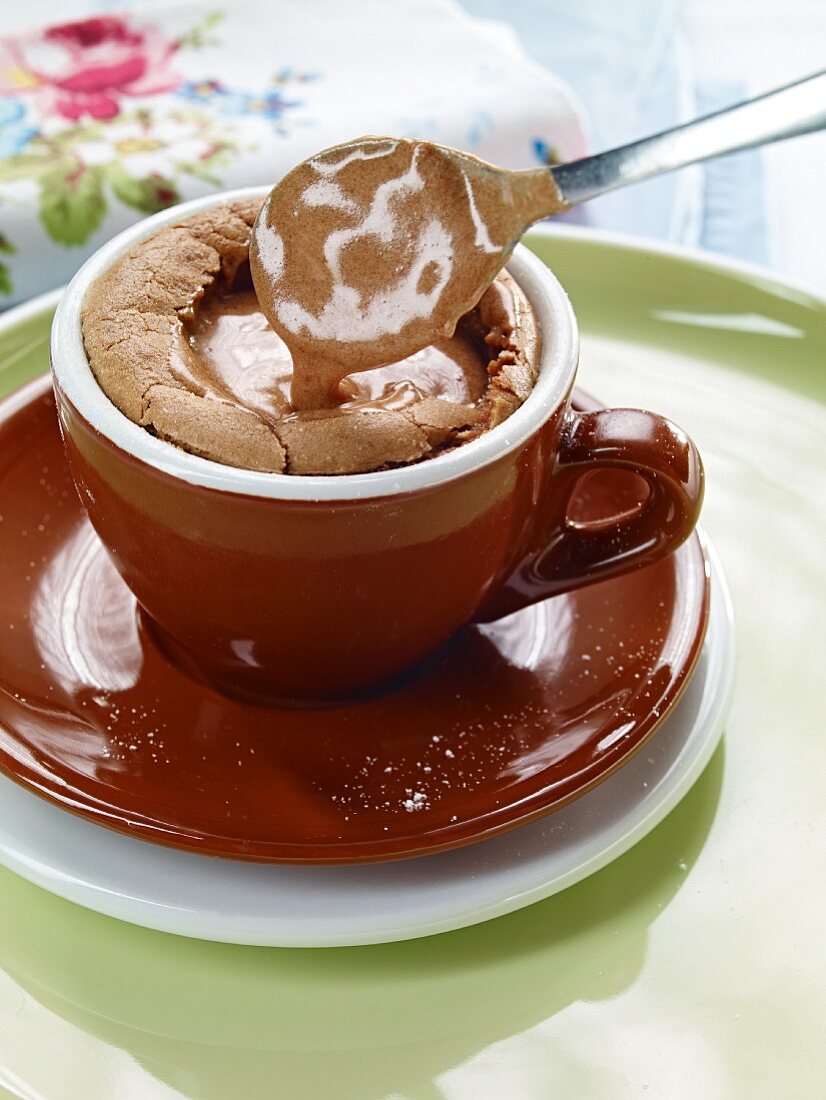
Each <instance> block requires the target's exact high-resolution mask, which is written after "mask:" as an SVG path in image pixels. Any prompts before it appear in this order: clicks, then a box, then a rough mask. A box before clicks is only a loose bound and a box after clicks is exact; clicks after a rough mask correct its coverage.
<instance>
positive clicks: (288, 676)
mask: <svg viewBox="0 0 826 1100" xmlns="http://www.w3.org/2000/svg"><path fill="white" fill-rule="evenodd" d="M250 194H261V196H262V197H263V194H264V192H263V191H254V192H250V191H243V192H232V193H228V194H224V195H220V196H217V197H216V196H213V197H211V198H209V199H208V200H199V201H196V202H193V203H187V204H185V205H184V206H179V207H177V208H175V209H174V210H170V211H166V212H164V213H163V214H160V215H157V216H155V217H153V218H150V219H148V220H147V221H144V222H142V223H140V224H138V225H136V226H134V227H133V228H131V229H129V230H127V231H126V232H125V233H122V234H121V235H120V236H119V237H117V238H115V239H114V240H112V241H111V242H109V243H108V244H107V245H105V246H104V247H103V248H102V249H100V251H99V252H97V253H96V254H95V255H94V256H93V257H92V258H91V259H90V260H89V261H88V262H87V263H86V264H85V265H84V266H83V267H82V268H81V270H80V271H79V272H78V274H77V275H76V276H75V278H74V279H73V280H72V282H71V283H70V285H69V287H68V288H67V290H66V292H65V294H64V296H63V298H62V300H61V302H60V306H59V308H58V311H57V314H56V316H55V321H54V328H53V331H52V343H51V354H52V370H53V377H54V387H55V393H56V396H57V403H58V409H59V415H60V421H61V426H62V431H63V438H64V443H65V447H66V453H67V455H68V459H69V464H70V467H71V471H72V475H73V477H74V480H75V483H76V485H77V488H78V491H79V493H80V496H81V499H82V501H83V504H84V506H85V508H86V511H87V512H88V515H89V519H90V520H91V522H92V525H93V526H94V528H95V530H96V531H97V533H98V535H99V536H100V539H101V541H102V542H103V544H104V546H106V548H107V549H108V551H109V553H110V555H111V557H112V560H113V562H114V564H115V566H116V567H117V569H118V570H119V572H120V574H121V576H122V577H123V579H124V580H125V582H126V583H127V585H128V586H129V587H130V589H131V590H132V592H133V593H134V595H135V597H136V599H137V602H138V604H139V606H140V608H141V609H142V617H143V620H144V623H145V625H146V626H147V628H148V629H149V630H150V631H151V633H152V634H153V636H154V637H155V638H156V640H157V641H158V642H159V643H160V644H161V646H162V647H163V648H164V650H165V651H166V653H167V654H168V655H170V656H171V657H172V658H174V659H175V660H176V661H177V662H179V663H181V664H182V665H184V666H185V667H186V668H187V669H188V670H189V671H190V672H193V673H194V674H196V675H199V676H201V677H203V678H206V679H207V680H208V681H209V682H210V683H212V684H213V685H214V686H215V687H217V688H218V689H221V690H224V691H226V692H229V693H231V694H234V695H239V696H241V697H245V698H250V699H255V700H262V701H267V700H270V701H278V700H281V701H288V700H291V701H303V702H305V703H312V702H314V701H322V700H327V701H329V700H331V699H332V700H334V699H337V698H342V697H347V696H352V695H357V694H360V693H364V692H367V691H369V690H372V689H374V688H376V687H377V686H378V685H382V684H384V683H386V682H392V681H393V680H394V679H395V678H396V677H399V676H401V675H402V674H404V673H406V672H408V671H409V670H412V669H415V668H416V667H417V666H419V665H421V664H422V662H424V661H426V660H427V658H429V657H430V656H431V655H433V654H434V653H436V652H438V651H439V650H440V648H441V647H442V646H443V645H444V644H445V643H446V642H447V641H448V639H450V638H451V637H453V635H455V634H456V632H457V631H459V630H460V629H461V628H462V627H463V626H464V625H465V624H467V623H470V622H480V621H482V622H483V621H489V620H492V619H496V618H499V617H500V616H502V615H506V614H508V613H510V612H512V611H516V610H518V609H519V608H522V607H525V606H527V605H528V604H532V603H535V602H536V601H538V600H542V599H545V598H546V597H548V596H553V595H555V594H557V593H560V592H564V591H566V590H569V589H572V588H576V587H577V586H580V585H584V584H592V583H594V582H596V581H600V580H603V579H604V578H606V577H611V576H616V575H617V574H619V573H624V572H627V571H629V570H633V569H639V568H640V567H641V566H644V565H647V564H649V563H650V562H653V561H655V560H656V559H658V558H661V557H662V556H663V555H665V554H670V553H671V552H672V551H673V550H675V549H676V548H677V547H678V546H679V545H680V543H682V542H683V541H684V540H685V539H686V538H687V536H688V535H689V533H690V532H691V530H692V529H693V527H694V525H695V523H696V521H697V516H698V513H699V510H700V504H701V500H702V495H703V471H702V464H701V462H700V457H699V455H698V453H697V450H696V448H695V446H694V444H693V443H692V442H691V440H690V439H689V438H688V437H687V436H686V434H685V433H684V432H683V431H681V430H680V428H678V427H676V426H675V425H674V424H672V423H670V422H669V421H668V420H665V419H664V418H663V417H661V416H658V415H657V414H656V413H652V412H643V411H640V410H637V409H603V410H596V411H590V412H577V411H574V410H573V409H572V408H571V404H570V396H571V391H572V388H573V383H574V376H575V374H576V368H577V360H578V353H579V341H578V333H577V327H576V321H575V318H574V315H573V312H572V310H571V306H570V303H569V301H568V298H567V296H566V294H565V292H564V290H563V289H562V287H561V286H560V284H559V283H558V282H557V280H556V279H555V277H554V276H553V274H552V273H551V272H550V271H548V269H547V268H546V267H545V266H544V265H543V264H542V263H541V262H540V261H539V260H538V259H537V258H536V257H535V256H533V255H532V254H531V253H530V252H529V251H527V249H525V248H523V247H521V246H520V247H518V248H517V249H516V251H515V253H514V255H513V257H512V259H511V261H510V263H509V265H508V270H509V271H510V273H511V274H512V275H513V276H514V278H515V279H516V280H517V282H518V283H519V284H520V285H521V287H522V288H523V290H524V291H525V293H526V295H527V297H528V299H529V301H530V304H531V306H532V308H533V311H534V313H535V316H536V319H537V322H538V324H539V326H540V329H541V334H542V353H541V367H540V372H539V377H538V380H537V383H536V386H535V388H534V390H533V392H532V393H531V395H530V396H529V397H528V399H527V400H526V401H525V403H524V404H523V405H522V406H521V407H520V408H519V409H518V410H517V411H516V412H514V413H513V414H512V415H511V417H510V418H509V419H507V420H506V421H505V422H504V423H502V424H500V425H499V426H497V427H495V428H493V429H492V430H490V431H489V432H487V433H485V434H483V435H482V436H480V437H479V438H478V439H476V440H473V441H472V442H469V443H466V444H464V445H463V446H461V447H458V448H456V449H455V450H453V451H450V452H447V453H445V454H442V455H438V456H436V457H434V458H431V459H428V460H426V461H424V462H421V463H419V464H416V465H411V466H405V467H402V468H399V469H393V470H385V471H379V472H376V473H369V474H357V475H347V476H333V477H306V476H292V475H284V474H266V473H260V472H256V471H251V470H239V469H235V468H233V467H229V466H223V465H221V464H219V463H215V462H211V461H208V460H206V459H203V458H199V457H197V456H195V455H192V454H189V453H186V452H184V451H182V450H180V449H178V448H176V447H175V446H174V445H172V444H169V443H166V442H164V441H162V440H160V439H158V438H156V437H154V436H153V435H151V434H149V433H148V432H147V431H146V430H145V429H143V428H141V427H139V426H138V425H136V424H134V423H132V421H130V420H129V419H127V418H126V417H125V416H123V415H122V414H121V413H120V412H119V411H118V410H117V409H116V408H115V406H114V405H113V404H112V403H111V402H110V401H109V399H108V398H107V397H106V395H105V394H104V393H103V391H102V390H101V389H100V388H99V386H98V384H97V382H96V381H95V378H94V376H93V374H92V372H91V369H90V367H89V363H88V360H87V357H86V354H85V351H84V346H83V339H82V333H81V324H80V317H81V307H82V305H83V300H84V296H85V294H86V291H87V288H88V287H89V285H90V283H91V282H92V281H93V280H94V279H95V278H97V276H98V275H100V274H101V273H102V272H103V271H104V270H105V269H106V268H107V267H108V266H109V265H110V264H111V263H112V262H113V261H114V260H115V259H116V258H117V257H118V256H120V255H121V254H122V253H124V252H126V251H127V250H128V249H129V248H131V247H132V246H134V245H135V244H136V243H137V242H138V241H139V240H141V239H143V238H144V237H146V236H148V235H149V234H151V233H153V232H155V231H156V230H157V229H159V228H160V227H161V226H163V225H166V224H169V223H171V222H175V221H178V220H180V219H181V218H182V217H185V216H188V215H190V214H193V213H195V212H197V211H199V210H201V209H204V208H205V207H207V206H211V205H216V204H218V203H221V202H227V201H230V200H232V199H235V198H239V197H244V196H249V195H250ZM606 469H610V470H624V471H631V472H633V473H634V474H636V475H638V477H639V478H642V479H643V481H644V483H645V484H644V485H643V486H642V488H643V492H642V493H641V494H640V495H641V497H642V498H643V499H642V502H641V503H638V506H636V507H634V508H631V509H629V510H628V511H627V512H625V513H624V514H623V515H620V516H614V517H612V518H611V519H610V521H605V520H604V519H603V520H602V521H600V522H591V521H588V520H582V519H577V518H576V516H571V515H569V511H570V509H569V502H570V501H571V499H572V497H573V495H574V492H575V490H576V488H577V485H578V484H579V483H580V481H581V480H582V478H583V477H584V476H585V475H588V474H591V473H592V472H593V471H596V470H606Z"/></svg>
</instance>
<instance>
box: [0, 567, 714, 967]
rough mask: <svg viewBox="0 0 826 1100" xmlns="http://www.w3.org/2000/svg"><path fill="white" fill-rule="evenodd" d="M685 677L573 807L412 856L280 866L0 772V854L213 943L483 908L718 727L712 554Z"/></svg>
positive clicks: (637, 807)
mask: <svg viewBox="0 0 826 1100" xmlns="http://www.w3.org/2000/svg"><path fill="white" fill-rule="evenodd" d="M706 553H707V554H708V555H709V559H710V565H711V610H710V616H709V625H708V630H707V632H706V640H705V642H704V645H703V651H702V653H701V655H700V659H699V661H698V662H697V666H696V669H695V671H694V673H693V674H692V677H691V680H690V682H689V684H688V686H687V688H686V690H685V692H684V693H683V695H682V696H681V697H680V700H679V702H678V703H677V704H676V706H675V707H673V708H672V710H671V711H670V713H669V715H668V717H667V718H666V720H665V722H664V723H663V725H662V727H661V728H660V729H659V730H658V731H657V735H656V737H653V738H652V739H651V741H649V743H648V744H647V745H646V746H645V749H644V750H643V751H642V752H638V753H637V754H636V755H635V756H634V758H633V760H630V761H628V762H627V763H626V764H624V765H623V767H621V768H619V769H617V771H616V772H615V773H614V774H613V775H611V776H610V777H609V778H608V779H607V780H605V782H604V783H600V784H599V785H598V786H596V787H595V788H594V789H593V790H591V791H589V792H588V793H587V794H585V795H583V796H582V797H581V798H578V799H576V800H575V801H574V802H573V803H571V805H569V806H566V807H564V808H563V809H561V810H558V811H557V812H556V813H554V814H551V815H549V816H546V817H543V818H542V819H541V820H539V821H536V822H534V823H533V824H531V825H525V826H522V827H521V828H519V829H513V830H511V831H510V832H508V833H507V835H505V836H501V837H497V838H495V839H493V840H487V841H482V842H480V843H479V844H473V845H468V846H466V847H463V848H461V849H459V850H457V851H453V852H443V853H440V854H437V855H432V856H425V857H422V858H420V859H416V860H403V861H402V860H396V861H393V862H389V863H388V862H385V863H377V864H372V865H370V866H360V867H349V866H348V867H283V866H282V867H276V866H273V865H272V864H261V863H251V862H249V861H240V860H227V859H204V858H203V857H202V856H199V855H195V854H192V853H189V852H181V851H175V850H173V849H171V848H167V847H163V846H162V845H159V844H147V843H145V842H144V841H140V840H135V839H133V838H132V837H128V836H123V835H121V834H120V833H116V832H114V830H111V829H102V828H100V827H99V826H97V825H93V824H91V823H90V822H87V821H83V820H81V818H80V817H78V816H76V815H69V814H66V813H64V812H63V811H62V810H60V809H58V808H57V807H56V806H52V805H50V804H49V803H48V802H47V801H46V800H45V799H43V798H38V797H37V796H36V795H33V794H30V793H29V792H28V791H26V790H24V789H23V788H22V787H21V786H19V785H18V784H16V783H13V782H12V781H11V780H8V779H5V778H4V777H2V776H0V863H2V864H5V865H6V866H7V867H9V868H10V869H11V870H13V871H17V872H18V874H21V875H23V876H24V877H25V878H28V879H30V880H31V881H32V882H34V883H36V884H37V885H39V886H43V887H45V888H46V889H47V890H51V891H52V892H53V893H56V894H58V895H59V896H61V897H66V898H68V899H69V900H70V901H77V902H79V903H80V904H81V905H86V906H88V907H89V908H90V909H95V910H97V911H98V912H101V913H106V914H107V915H109V916H115V917H119V918H121V919H122V920H128V921H131V922H133V923H136V924H141V925H144V926H145V927H148V928H156V929H159V930H161V931H164V932H175V933H177V934H179V935H185V936H196V937H198V938H200V939H211V940H218V941H221V942H224V943H245V944H257V945H274V946H279V947H340V946H343V945H353V944H373V943H383V942H387V941H389V940H402V939H411V938H414V937H417V936H427V935H433V934H435V933H437V932H444V931H448V930H450V929H453V928H461V927H464V926H466V925H469V924H474V923H476V922H478V921H483V920H490V919H491V918H492V917H495V916H500V915H501V914H502V913H507V912H511V911H513V910H514V909H519V908H521V907H522V906H524V905H529V904H530V903H531V902H535V901H538V900H539V899H541V898H544V897H548V896H550V895H552V894H554V893H557V892H558V891H559V890H563V889H565V888H566V887H568V886H570V885H572V884H573V883H575V882H578V881H580V880H581V879H583V878H585V877H587V876H588V875H591V874H594V873H595V872H596V871H598V870H599V869H600V867H603V866H604V865H605V864H606V863H609V862H610V861H611V860H612V859H616V858H618V857H619V856H620V855H621V854H622V853H623V852H624V851H626V850H627V849H628V848H630V847H631V846H632V845H633V844H635V843H637V842H638V841H639V840H640V839H641V838H642V837H643V836H645V835H646V834H647V833H648V832H650V831H651V829H653V828H654V827H655V826H656V825H657V824H658V823H659V822H660V821H661V820H662V819H663V817H665V815H666V814H667V813H668V812H669V810H671V809H672V808H673V807H674V806H675V805H676V804H677V802H678V801H679V800H680V799H681V798H682V797H683V796H684V795H685V794H686V792H687V791H688V790H689V789H690V788H691V786H692V784H693V783H694V782H695V781H696V779H697V777H698V776H699V775H700V773H701V772H702V770H703V768H704V767H705V766H706V764H707V763H708V761H709V759H710V757H711V755H712V753H713V752H714V749H715V748H716V746H717V744H718V742H719V740H720V737H721V735H722V731H723V720H724V717H725V713H726V710H727V706H728V703H729V701H730V698H731V688H732V683H733V671H734V645H733V643H734V632H733V623H732V617H731V604H730V602H729V599H728V594H727V590H726V585H725V580H724V578H723V575H722V572H721V568H720V564H719V560H718V559H717V558H716V555H714V554H713V552H712V551H711V550H710V548H709V547H708V546H706Z"/></svg>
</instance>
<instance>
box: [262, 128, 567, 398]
mask: <svg viewBox="0 0 826 1100" xmlns="http://www.w3.org/2000/svg"><path fill="white" fill-rule="evenodd" d="M564 206H565V200H564V198H563V196H562V194H561V193H560V191H559V189H558V187H557V185H556V183H555V181H554V178H553V176H552V175H551V173H550V172H549V171H548V170H547V169H545V168H540V169H528V170H525V171H521V172H508V171H506V170H504V169H500V168H496V167H494V166H493V165H491V164H486V163H485V162H484V161H481V160H479V159H478V158H477V157H473V156H471V155H470V154H469V153H463V152H461V151H459V150H458V149H451V148H448V147H447V146H443V145H435V144H433V143H432V142H429V141H413V140H408V139H404V138H391V137H365V138H358V139H356V140H354V141H349V142H345V143H344V144H342V145H336V146H333V148H331V149H326V150H324V151H323V152H321V153H318V154H317V155H316V156H314V157H310V158H309V159H308V160H305V161H302V162H301V163H300V164H298V165H296V167H295V168H293V169H292V170H291V171H290V172H288V173H287V174H286V175H285V176H284V177H283V179H281V180H279V182H278V183H277V184H276V185H275V186H274V187H273V189H272V191H271V192H270V194H269V195H268V196H267V198H266V200H265V202H264V205H263V207H262V209H261V213H260V214H259V216H258V219H257V220H256V223H255V225H254V227H253V232H252V242H251V248H250V261H251V268H252V278H253V282H254V283H255V289H256V292H257V294H258V300H259V302H260V304H261V309H262V310H263V312H264V313H265V315H266V317H267V319H268V320H269V322H270V324H271V325H272V327H273V328H274V329H275V331H276V332H277V333H278V334H279V335H280V336H281V337H282V338H283V339H284V340H285V341H286V343H287V345H288V346H289V348H290V351H291V353H292V357H293V363H294V373H293V382H292V404H293V406H294V407H295V408H297V409H299V408H300V409H307V408H319V407H321V406H324V405H335V404H337V403H338V398H337V393H336V385H337V383H338V382H339V381H340V380H341V379H342V378H344V377H345V376H346V375H348V374H350V373H351V372H352V371H354V370H366V369H368V368H371V367H379V366H384V365H385V364H387V363H392V362H395V361H398V360H399V359H404V358H406V357H407V356H409V355H412V354H413V353H414V352H417V351H420V350H421V349H422V348H424V347H426V346H427V345H429V344H430V343H432V342H433V341H434V340H436V339H438V338H440V337H445V336H452V335H453V332H454V331H455V329H456V325H457V323H458V321H459V319H460V317H462V316H463V315H464V314H465V313H467V312H468V311H469V310H470V309H472V308H473V307H474V306H475V305H476V303H477V302H478V301H479V299H480V298H481V296H482V293H483V291H484V290H485V288H486V287H488V286H489V285H490V284H491V282H492V281H493V279H494V278H495V276H496V275H497V273H498V272H499V271H500V270H501V268H502V267H503V266H504V264H505V262H506V261H507V259H508V257H509V256H510V254H511V252H512V251H513V247H514V245H515V244H516V242H517V241H518V240H519V238H520V237H521V236H522V234H523V232H524V231H525V229H526V227H527V226H528V225H529V224H530V223H531V222H533V221H536V220H537V219H538V218H541V217H547V216H548V215H549V214H552V213H555V212H558V211H559V210H561V209H563V208H564Z"/></svg>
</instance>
